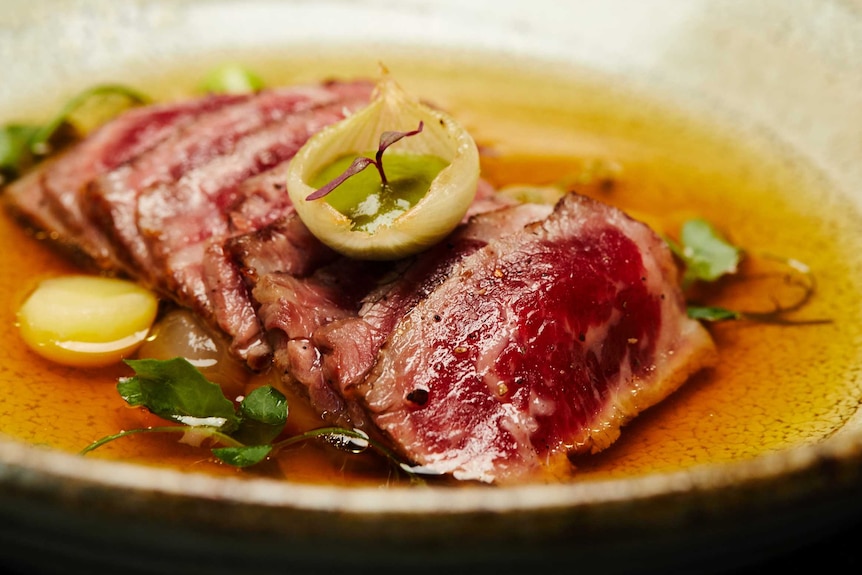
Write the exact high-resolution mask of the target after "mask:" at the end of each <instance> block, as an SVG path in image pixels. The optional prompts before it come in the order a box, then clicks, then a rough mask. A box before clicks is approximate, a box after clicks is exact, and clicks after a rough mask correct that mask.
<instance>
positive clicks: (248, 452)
mask: <svg viewBox="0 0 862 575" xmlns="http://www.w3.org/2000/svg"><path fill="white" fill-rule="evenodd" d="M271 451H272V445H244V446H242V447H216V448H214V449H213V450H212V452H213V455H215V456H216V457H218V458H219V459H220V460H222V461H224V462H225V463H227V464H229V465H233V466H234V467H249V466H251V465H256V464H258V463H260V462H261V461H263V460H264V459H266V456H267V455H269V454H270V452H271Z"/></svg>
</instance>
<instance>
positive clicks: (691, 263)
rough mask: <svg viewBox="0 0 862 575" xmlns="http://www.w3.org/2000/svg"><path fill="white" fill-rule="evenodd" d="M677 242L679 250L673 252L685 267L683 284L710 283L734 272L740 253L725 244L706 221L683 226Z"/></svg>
mask: <svg viewBox="0 0 862 575" xmlns="http://www.w3.org/2000/svg"><path fill="white" fill-rule="evenodd" d="M681 240H682V249H681V250H679V248H677V249H676V251H677V253H679V254H680V255H681V257H682V259H683V261H684V263H685V274H684V277H683V283H684V284H686V285H688V284H691V283H692V282H694V281H697V280H700V281H706V282H711V281H715V280H717V279H718V278H720V277H721V276H723V275H725V274H729V273H735V272H736V269H737V266H738V265H739V260H740V255H741V250H740V249H739V248H737V247H735V246H733V245H731V244H729V243H728V242H727V241H725V239H724V238H722V237H721V235H720V234H719V233H718V232H717V231H716V230H715V228H713V227H712V225H710V223H709V222H707V221H706V220H701V219H694V220H688V221H687V222H685V224H683V227H682V233H681Z"/></svg>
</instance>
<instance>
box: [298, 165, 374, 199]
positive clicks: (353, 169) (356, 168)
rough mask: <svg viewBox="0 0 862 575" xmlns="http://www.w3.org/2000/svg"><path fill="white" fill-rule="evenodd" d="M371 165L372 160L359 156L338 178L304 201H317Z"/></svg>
mask: <svg viewBox="0 0 862 575" xmlns="http://www.w3.org/2000/svg"><path fill="white" fill-rule="evenodd" d="M373 163H374V160H372V159H371V158H366V157H364V156H359V157H358V158H356V159H355V160H353V163H352V164H350V165H349V166H348V167H347V169H346V170H344V172H343V173H342V174H341V175H340V176H338V177H337V178H335V179H334V180H332V181H331V182H329V183H328V184H326V185H325V186H323V187H322V188H319V189H318V190H317V191H315V192H312V193H310V194H309V195H308V196H306V198H305V200H306V201H309V202H310V201H311V200H317V199H320V198H322V197H323V196H325V195H326V194H328V193H329V192H331V191H332V190H334V189H335V188H337V187H338V186H340V185H341V184H343V183H344V181H345V180H347V178H349V177H350V176H355V175H356V174H358V173H359V172H361V171H362V170H364V169H365V168H367V167H368V166H370V165H371V164H373Z"/></svg>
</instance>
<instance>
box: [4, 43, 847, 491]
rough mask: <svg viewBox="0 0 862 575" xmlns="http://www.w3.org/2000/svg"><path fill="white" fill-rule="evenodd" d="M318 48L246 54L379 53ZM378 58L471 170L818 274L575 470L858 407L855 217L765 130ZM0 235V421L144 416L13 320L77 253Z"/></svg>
mask: <svg viewBox="0 0 862 575" xmlns="http://www.w3.org/2000/svg"><path fill="white" fill-rule="evenodd" d="M318 56H319V57H315V58H314V59H313V60H312V59H309V60H308V61H293V60H291V61H285V60H277V59H268V60H267V59H262V58H255V59H253V60H251V61H250V62H249V63H248V65H249V66H250V67H252V68H254V69H255V70H256V71H258V72H260V73H262V75H263V76H264V77H265V79H266V80H267V83H268V84H269V85H278V84H291V83H297V82H303V81H312V80H319V79H324V78H328V77H353V76H370V77H375V76H376V75H377V73H378V69H377V63H376V62H375V61H366V62H352V63H351V62H345V61H343V60H338V59H336V58H330V57H327V56H325V55H318ZM221 60H222V58H221V57H220V56H219V55H212V57H211V62H209V63H207V62H200V63H199V64H198V65H197V67H196V68H195V70H194V71H193V73H190V71H189V70H188V69H176V70H172V71H168V72H162V73H160V74H158V75H155V74H150V75H148V76H146V81H144V80H143V79H138V80H139V81H135V79H131V80H130V83H132V84H133V85H135V86H137V87H139V88H140V89H142V90H144V91H146V92H148V93H150V94H152V95H154V96H155V97H157V98H162V99H172V98H179V97H184V96H188V95H189V94H190V93H192V92H193V91H194V89H195V86H194V85H192V84H190V82H189V78H190V77H192V78H195V77H198V76H202V74H203V71H204V70H206V69H207V65H209V64H211V65H215V64H216V63H218V62H219V61H221ZM386 65H387V67H388V68H389V70H390V72H391V73H392V74H393V76H394V77H395V78H396V79H397V80H398V81H399V82H400V83H401V84H402V85H403V86H404V87H405V88H406V89H408V91H411V92H413V93H414V94H417V95H420V96H421V97H423V98H425V99H427V100H429V101H431V102H434V103H435V104H437V105H440V106H442V107H443V108H445V109H447V110H448V111H449V112H450V113H451V114H452V115H453V116H454V117H455V118H456V119H458V120H459V121H460V122H461V123H462V124H463V125H465V126H466V127H467V128H468V129H469V130H470V132H471V133H472V134H473V136H474V138H475V139H476V140H477V142H478V143H479V144H480V146H482V147H483V148H484V149H485V150H486V152H487V156H486V158H485V160H484V163H483V176H484V177H486V178H487V179H489V180H490V181H491V182H492V183H494V184H495V185H497V186H505V185H514V184H538V185H543V184H550V183H556V182H561V181H562V182H569V183H572V182H574V183H573V184H572V185H573V187H574V188H575V189H578V190H580V191H582V192H583V193H587V194H590V195H593V196H595V197H598V198H600V199H602V200H603V201H606V202H608V203H611V204H614V205H617V206H619V207H621V208H623V209H624V210H627V211H629V212H630V213H632V214H633V215H635V216H636V217H640V218H643V219H645V221H647V222H648V223H650V224H651V225H653V226H654V227H656V228H657V229H659V230H660V231H661V232H663V233H668V234H671V235H674V234H676V232H677V231H678V228H679V225H680V223H681V222H682V221H683V220H684V219H686V218H688V217H692V216H701V217H705V218H707V219H708V220H710V221H711V222H712V223H713V224H714V225H715V226H716V227H718V228H719V229H720V230H722V231H723V232H724V233H725V234H726V235H727V236H728V237H729V238H730V239H731V240H732V241H733V242H734V243H735V244H737V245H739V246H742V247H744V248H745V249H747V250H750V251H751V252H758V253H772V254H777V255H780V256H783V257H788V258H794V259H796V260H800V261H802V262H805V263H806V264H807V265H808V266H810V268H811V270H812V272H813V274H814V276H815V277H816V279H817V292H816V294H815V296H814V298H813V299H812V301H811V302H810V304H809V305H807V306H806V307H805V308H804V309H803V310H802V311H801V312H799V313H798V314H797V317H799V318H802V319H812V318H827V319H829V320H831V321H830V322H829V323H825V324H819V325H807V326H780V325H764V324H757V323H750V322H737V323H727V324H721V325H716V326H713V327H711V328H710V329H711V332H712V333H713V335H714V337H715V339H716V342H717V344H718V346H719V349H720V353H721V361H720V363H719V365H718V366H717V367H715V368H714V369H711V370H708V371H705V372H702V373H700V374H698V375H697V376H695V377H694V378H692V379H691V380H690V381H689V382H688V383H686V384H685V385H684V386H683V387H682V388H681V389H680V390H679V391H678V392H677V393H675V394H674V395H673V396H671V397H670V398H668V399H667V400H665V401H664V402H663V403H662V404H660V405H658V406H656V407H653V408H651V409H649V410H647V411H646V412H644V413H643V414H641V415H640V416H639V417H638V418H636V419H635V420H634V421H633V422H632V423H630V424H629V425H628V426H626V427H625V428H624V429H623V432H622V436H621V438H620V439H619V440H618V441H617V442H616V443H615V444H614V445H612V446H611V447H610V448H609V449H608V450H606V451H605V452H604V453H601V454H597V455H593V456H589V457H581V458H578V459H577V461H576V462H575V463H576V465H577V468H578V471H579V473H578V474H577V475H576V480H578V481H585V480H592V479H601V478H607V477H630V476H637V475H643V474H648V473H655V472H665V471H674V470H680V469H685V468H689V467H692V466H696V465H701V464H711V463H722V462H732V461H739V460H745V459H750V458H753V457H756V456H758V455H761V454H764V453H767V452H772V451H777V450H782V449H786V448H790V447H793V446H796V445H799V444H804V443H811V442H817V441H820V440H822V439H824V438H826V437H828V436H830V435H831V434H833V433H835V432H836V431H837V430H839V429H840V428H841V427H842V425H843V424H844V423H845V422H846V421H847V420H848V419H849V418H850V417H851V416H853V415H854V413H855V412H856V410H857V409H858V405H859V401H860V398H862V377H860V367H862V321H860V320H862V317H860V315H862V314H860V311H862V310H860V302H862V297H860V296H862V285H860V278H862V257H860V254H862V218H860V214H859V213H858V210H857V209H855V208H854V206H853V204H852V203H851V202H849V201H848V200H846V199H842V198H841V197H840V195H838V194H837V193H834V192H833V191H832V190H831V189H830V188H829V185H828V181H827V180H825V179H824V178H821V177H820V176H819V175H818V174H817V173H816V172H814V171H813V170H812V169H810V168H809V167H808V166H807V165H806V164H805V162H804V161H803V160H802V159H801V158H798V157H795V156H794V155H793V153H792V152H791V151H789V150H786V149H784V148H783V147H782V146H781V145H780V144H779V143H778V142H776V141H773V140H771V139H770V137H769V135H768V134H765V133H762V132H758V131H746V130H740V129H737V128H736V127H728V126H729V125H730V124H729V123H724V122H722V121H721V119H716V118H704V117H699V115H698V114H696V113H691V112H690V111H689V112H683V111H680V110H675V109H674V108H672V107H669V106H665V105H664V104H662V103H661V102H659V101H658V100H654V99H651V98H649V97H647V96H646V95H643V94H632V93H628V92H626V90H625V89H624V87H622V86H619V85H616V84H614V83H612V82H611V81H609V80H608V79H605V78H597V77H593V76H590V75H587V74H580V73H578V71H574V70H567V71H560V70H544V69H542V70H538V69H535V68H529V67H526V66H525V67H511V66H505V67H504V66H501V65H498V64H495V63H493V62H485V61H482V60H481V59H479V60H478V61H477V62H458V63H457V65H453V62H451V61H448V60H446V59H443V60H442V62H441V61H437V62H436V63H435V62H434V61H432V60H426V59H422V58H418V59H414V58H398V57H393V58H390V59H388V60H387V62H386ZM198 72H200V74H198ZM49 113H50V112H49ZM3 116H4V117H6V116H9V114H8V113H4V114H3ZM45 117H47V116H45ZM595 166H599V167H602V166H604V167H607V166H613V167H614V171H613V172H612V173H611V175H612V176H613V184H612V185H602V184H601V183H596V178H595V170H594V167H595ZM599 179H601V178H599ZM0 245H2V246H4V249H3V250H2V253H0V266H2V269H3V270H4V273H3V274H2V275H0V293H2V294H3V304H2V306H0V432H3V433H5V434H7V435H10V436H13V437H15V438H18V439H21V440H23V441H26V442H30V443H34V444H40V445H46V446H50V447H52V448H56V449H60V450H64V451H69V452H78V451H80V450H81V449H82V448H83V447H85V446H86V445H88V444H89V443H91V442H92V441H94V440H96V439H98V438H100V437H103V436H106V435H109V434H113V433H116V432H118V431H120V430H123V429H130V428H135V427H141V426H142V425H150V424H153V423H155V422H154V421H152V420H151V419H148V418H147V417H146V416H144V415H143V414H142V413H141V411H140V410H137V409H131V408H128V407H126V406H125V403H124V402H123V401H122V399H121V398H120V397H119V395H118V394H117V392H116V389H115V384H116V381H117V378H118V377H120V376H123V375H128V374H129V372H128V370H127V368H125V366H117V367H115V368H110V369H104V370H81V369H72V368H66V367H62V366H59V365H53V364H50V363H48V362H47V361H44V360H42V359H40V358H39V357H37V356H36V355H34V354H33V353H32V352H30V351H29V350H28V349H27V348H26V347H25V345H24V344H23V342H22V341H21V340H20V339H19V337H18V334H17V330H16V327H15V310H16V309H17V307H18V305H19V303H20V302H21V300H22V298H23V297H24V296H25V295H26V293H27V292H28V290H29V289H30V288H31V287H32V286H33V285H35V283H36V282H37V281H38V280H39V279H40V278H42V277H45V276H52V275H58V274H63V273H71V272H74V271H75V268H74V267H73V266H72V265H71V264H70V263H69V262H67V261H65V260H64V259H63V258H62V257H60V256H59V255H57V254H56V253H55V252H54V251H52V250H51V249H50V248H49V246H47V245H45V244H44V243H41V242H39V241H37V240H36V239H34V238H33V237H31V236H30V235H29V234H27V233H26V232H25V231H24V230H22V229H21V228H20V227H19V226H18V225H16V224H15V222H13V221H12V220H11V219H10V218H9V217H8V216H7V215H6V214H5V213H3V214H2V215H0ZM725 296H726V301H725V302H724V303H725V304H726V305H727V306H729V307H734V308H736V309H749V308H750V307H752V306H762V305H763V302H764V301H768V294H767V297H766V300H764V293H762V290H761V293H757V290H746V289H741V290H736V291H733V290H731V291H729V292H728V293H726V294H725ZM291 418H292V419H295V420H299V421H300V422H301V423H298V424H294V425H299V426H302V425H308V424H309V423H310V422H312V420H313V416H312V415H311V414H309V413H308V412H307V410H303V409H302V408H301V407H300V406H298V405H295V406H294V408H293V411H292V415H291ZM87 457H101V458H110V459H121V460H126V461H137V462H142V463H145V464H150V465H159V466H162V465H164V466H172V467H176V468H179V469H184V470H193V471H202V472H206V473H214V474H229V475H244V474H245V475H260V474H263V475H269V476H278V477H287V478H289V479H291V480H296V481H310V482H329V483H336V484H340V483H347V482H360V483H366V482H367V483H372V484H380V483H383V484H385V483H389V482H392V481H397V480H398V479H397V478H396V476H395V474H393V472H392V471H391V469H390V468H389V467H388V466H386V465H385V464H381V463H380V462H379V461H378V460H377V459H376V458H373V457H367V456H358V457H357V456H346V455H342V454H340V453H337V452H335V451H333V450H331V449H327V448H321V447H319V446H316V445H312V444H304V445H302V446H299V447H297V448H295V449H292V450H290V451H288V452H284V453H283V454H282V455H280V456H279V457H278V458H277V459H276V460H275V461H271V462H268V463H267V464H266V465H263V466H262V467H261V468H260V469H257V470H255V471H244V472H241V471H237V470H235V469H233V468H229V467H227V466H224V465H220V464H217V463H215V462H213V461H212V460H211V458H209V457H208V452H207V451H206V450H200V449H196V448H193V447H190V446H188V445H185V444H181V443H178V442H177V440H176V437H175V436H155V435H141V436H134V437H129V438H126V439H122V440H120V441H116V442H113V443H111V444H108V445H106V446H105V447H103V448H101V449H99V450H97V451H95V452H93V453H92V454H90V455H88V456H87Z"/></svg>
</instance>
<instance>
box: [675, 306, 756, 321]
mask: <svg viewBox="0 0 862 575" xmlns="http://www.w3.org/2000/svg"><path fill="white" fill-rule="evenodd" d="M687 311H688V317H690V318H692V319H697V320H702V321H726V320H733V319H741V318H742V317H743V314H741V313H740V312H737V311H732V310H729V309H725V308H723V307H708V306H688V310H687Z"/></svg>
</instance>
